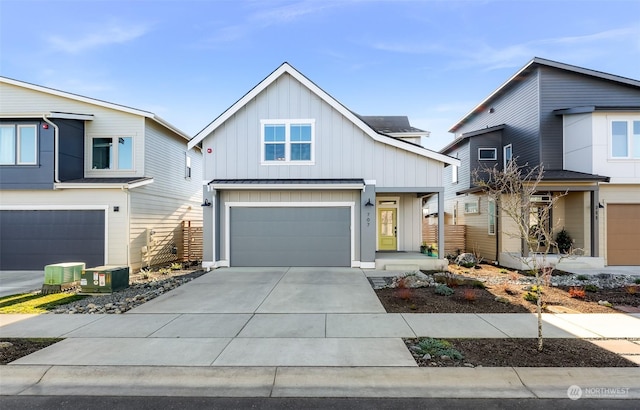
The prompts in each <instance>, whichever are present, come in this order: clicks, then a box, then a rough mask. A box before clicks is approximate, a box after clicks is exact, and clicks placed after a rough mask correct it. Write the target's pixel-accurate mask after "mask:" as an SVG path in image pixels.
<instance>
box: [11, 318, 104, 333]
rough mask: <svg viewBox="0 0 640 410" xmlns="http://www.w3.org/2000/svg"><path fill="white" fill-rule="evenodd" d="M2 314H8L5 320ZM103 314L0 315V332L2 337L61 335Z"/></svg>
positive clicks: (85, 324) (95, 319)
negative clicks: (1, 321)
mask: <svg viewBox="0 0 640 410" xmlns="http://www.w3.org/2000/svg"><path fill="white" fill-rule="evenodd" d="M4 316H8V317H7V318H6V321H5V317H4ZM20 316H24V317H23V318H22V317H20ZM105 316H107V315H55V314H42V315H0V318H1V319H2V320H3V323H2V324H1V325H0V326H1V327H0V334H2V337H61V336H62V335H64V334H66V333H69V332H72V331H74V330H76V329H81V328H82V327H84V326H87V325H89V324H91V323H93V322H96V321H99V320H101V319H103V318H104V317H105ZM5 323H6V324H5Z"/></svg>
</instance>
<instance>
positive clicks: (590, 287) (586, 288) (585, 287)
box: [584, 284, 598, 292]
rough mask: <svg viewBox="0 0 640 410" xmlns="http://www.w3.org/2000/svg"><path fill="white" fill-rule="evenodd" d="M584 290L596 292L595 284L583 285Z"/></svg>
mask: <svg viewBox="0 0 640 410" xmlns="http://www.w3.org/2000/svg"><path fill="white" fill-rule="evenodd" d="M584 290H586V291H587V292H597V291H598V287H597V286H596V285H591V284H589V285H585V286H584Z"/></svg>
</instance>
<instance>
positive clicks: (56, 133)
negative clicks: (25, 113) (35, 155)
mask: <svg viewBox="0 0 640 410" xmlns="http://www.w3.org/2000/svg"><path fill="white" fill-rule="evenodd" d="M50 115H51V114H43V115H42V119H43V120H44V122H46V123H47V124H49V125H51V126H52V127H53V182H54V183H55V184H59V183H60V179H59V175H58V164H59V158H58V140H59V136H60V130H59V129H58V126H57V125H56V124H55V123H53V122H52V121H50V120H49V119H48V118H47V117H48V116H50Z"/></svg>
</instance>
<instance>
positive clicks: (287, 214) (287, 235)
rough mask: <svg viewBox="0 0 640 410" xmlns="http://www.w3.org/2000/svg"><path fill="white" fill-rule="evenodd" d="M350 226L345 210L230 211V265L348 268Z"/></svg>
mask: <svg viewBox="0 0 640 410" xmlns="http://www.w3.org/2000/svg"><path fill="white" fill-rule="evenodd" d="M350 221H351V210H350V208H347V207H345V208H337V207H313V208H311V207H308V208H305V207H300V208H278V207H276V208H253V207H252V208H243V207H232V208H231V215H230V239H231V250H230V258H231V260H230V264H231V266H351V227H350Z"/></svg>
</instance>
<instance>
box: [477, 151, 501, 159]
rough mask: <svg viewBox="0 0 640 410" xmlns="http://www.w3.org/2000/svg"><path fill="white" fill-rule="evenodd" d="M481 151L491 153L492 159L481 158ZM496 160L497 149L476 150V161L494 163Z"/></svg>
mask: <svg viewBox="0 0 640 410" xmlns="http://www.w3.org/2000/svg"><path fill="white" fill-rule="evenodd" d="M481 151H492V152H493V158H482V156H481V155H480V152H481ZM497 159H498V149H497V148H478V161H495V160H497Z"/></svg>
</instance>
